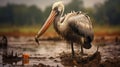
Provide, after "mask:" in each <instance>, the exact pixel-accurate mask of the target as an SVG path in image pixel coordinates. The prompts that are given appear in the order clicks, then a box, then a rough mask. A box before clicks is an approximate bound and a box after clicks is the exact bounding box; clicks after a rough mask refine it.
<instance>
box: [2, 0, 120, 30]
mask: <svg viewBox="0 0 120 67" xmlns="http://www.w3.org/2000/svg"><path fill="white" fill-rule="evenodd" d="M119 3H120V0H114V1H113V0H106V1H105V3H104V4H96V5H95V8H84V7H83V0H72V1H71V2H70V3H68V4H67V5H65V13H68V12H71V11H73V10H74V11H84V12H86V13H87V14H89V16H90V17H91V19H92V21H93V24H94V26H95V31H100V29H101V28H103V29H104V28H106V29H107V30H105V31H107V32H108V31H109V32H110V31H112V30H114V31H112V32H115V31H117V32H118V31H120V30H119V28H120V20H119V18H120V8H119V6H120V4H119ZM50 11H51V5H50V6H48V7H46V9H45V10H44V11H42V10H41V9H39V8H37V7H36V6H34V5H33V6H29V7H28V6H26V5H18V4H7V6H4V7H3V6H1V7H0V32H9V31H15V32H16V30H17V31H20V32H36V31H38V29H39V28H40V26H41V25H42V24H43V23H44V21H45V20H46V19H47V17H48V15H49V13H50ZM103 25H104V26H103ZM116 25H117V26H116ZM106 26H107V27H106ZM111 26H112V27H111ZM108 29H109V30H108ZM30 30H31V31H30Z"/></svg>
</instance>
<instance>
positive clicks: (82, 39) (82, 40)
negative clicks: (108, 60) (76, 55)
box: [80, 37, 84, 55]
mask: <svg viewBox="0 0 120 67" xmlns="http://www.w3.org/2000/svg"><path fill="white" fill-rule="evenodd" d="M81 42H82V44H81V52H80V54H81V55H83V54H84V51H83V45H84V38H83V37H82V38H81Z"/></svg>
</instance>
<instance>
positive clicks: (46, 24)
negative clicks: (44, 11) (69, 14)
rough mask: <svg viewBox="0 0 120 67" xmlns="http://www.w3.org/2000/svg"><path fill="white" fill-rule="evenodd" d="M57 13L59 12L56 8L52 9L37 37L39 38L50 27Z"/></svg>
mask: <svg viewBox="0 0 120 67" xmlns="http://www.w3.org/2000/svg"><path fill="white" fill-rule="evenodd" d="M56 15H57V12H56V11H55V10H52V11H51V13H50V15H49V17H48V19H47V20H46V22H45V23H44V25H43V26H42V28H41V29H40V31H39V32H38V34H37V35H36V38H39V37H40V36H41V35H42V34H43V33H44V32H45V31H46V30H47V29H48V27H49V26H50V25H51V23H52V22H53V21H54V19H55V16H56Z"/></svg>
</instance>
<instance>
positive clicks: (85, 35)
mask: <svg viewBox="0 0 120 67" xmlns="http://www.w3.org/2000/svg"><path fill="white" fill-rule="evenodd" d="M63 12H64V5H63V4H62V3H61V2H56V3H54V4H53V7H52V11H51V14H50V16H49V18H48V19H47V21H46V22H45V24H44V25H43V27H42V28H41V30H40V31H39V32H38V34H37V36H36V39H37V38H38V37H40V36H41V35H42V34H43V33H44V32H45V31H46V30H47V28H48V27H49V25H50V24H51V23H52V22H54V28H55V30H56V32H57V33H58V34H59V35H61V36H62V37H63V38H64V39H65V40H66V41H68V42H69V43H71V48H72V55H73V56H74V48H73V43H77V44H81V51H82V53H83V48H82V46H83V47H84V48H86V49H89V48H91V42H92V40H93V29H92V23H91V21H90V18H89V17H88V16H87V15H86V14H84V13H81V12H71V13H68V14H67V15H65V16H62V14H63Z"/></svg>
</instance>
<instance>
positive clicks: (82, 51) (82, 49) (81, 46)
mask: <svg viewBox="0 0 120 67" xmlns="http://www.w3.org/2000/svg"><path fill="white" fill-rule="evenodd" d="M83 54H84V53H83V45H81V55H83Z"/></svg>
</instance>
